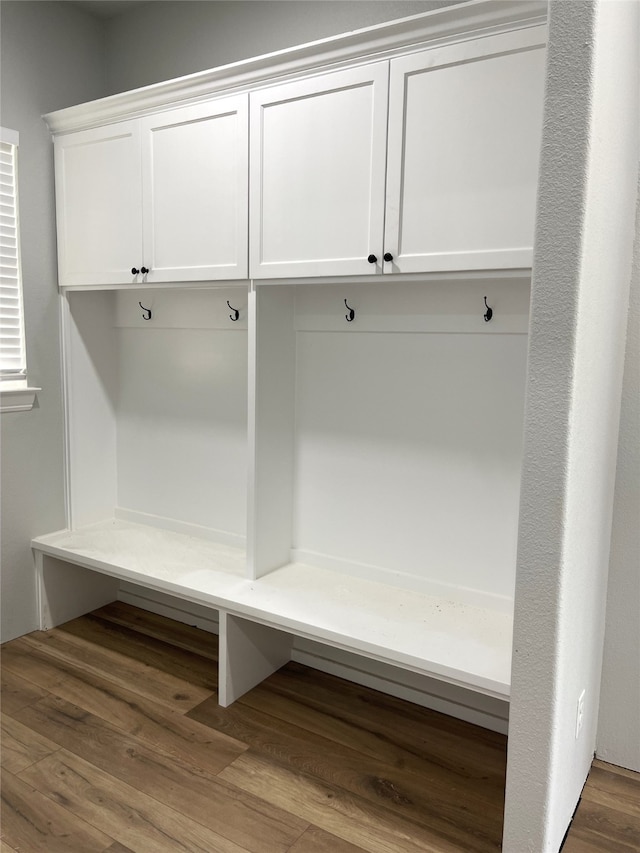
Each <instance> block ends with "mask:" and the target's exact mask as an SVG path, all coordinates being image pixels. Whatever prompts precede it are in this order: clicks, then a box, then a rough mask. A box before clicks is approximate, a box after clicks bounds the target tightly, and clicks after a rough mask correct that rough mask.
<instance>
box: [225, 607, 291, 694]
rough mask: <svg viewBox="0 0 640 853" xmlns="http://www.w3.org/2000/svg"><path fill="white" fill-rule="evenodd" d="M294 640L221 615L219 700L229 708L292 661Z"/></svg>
mask: <svg viewBox="0 0 640 853" xmlns="http://www.w3.org/2000/svg"><path fill="white" fill-rule="evenodd" d="M292 647H293V637H292V636H291V634H285V633H284V632H282V631H278V630H276V629H275V628H269V627H267V626H266V625H260V624H258V623H256V622H249V621H248V620H247V619H240V618H239V617H238V616H232V615H231V614H229V613H225V612H224V611H222V612H221V613H220V672H219V675H218V701H219V703H220V705H221V706H222V707H223V708H227V707H228V706H229V705H231V704H232V702H235V701H236V699H239V698H240V697H241V696H244V694H245V693H247V692H248V691H249V690H251V689H253V688H254V687H255V686H256V685H258V684H260V682H261V681H264V679H265V678H268V677H269V676H270V675H273V673H274V672H277V670H279V669H280V667H281V666H284V665H285V663H288V662H289V661H290V660H291V650H292Z"/></svg>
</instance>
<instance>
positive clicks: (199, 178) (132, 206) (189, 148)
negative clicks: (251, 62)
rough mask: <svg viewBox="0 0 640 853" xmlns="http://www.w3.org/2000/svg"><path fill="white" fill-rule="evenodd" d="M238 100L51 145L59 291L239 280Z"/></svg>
mask: <svg viewBox="0 0 640 853" xmlns="http://www.w3.org/2000/svg"><path fill="white" fill-rule="evenodd" d="M247 101H248V96H247V95H240V96H234V97H230V98H223V99H219V100H215V101H211V102H209V103H206V104H197V105H195V106H189V107H181V108H179V109H174V110H169V111H167V112H162V113H159V114H156V115H154V116H150V117H146V118H142V119H138V120H136V121H130V122H123V123H119V124H115V125H110V126H107V127H104V128H98V129H96V130H88V131H80V132H78V133H73V134H69V135H67V136H61V137H58V138H57V139H56V143H55V145H56V195H57V218H58V254H59V281H60V285H61V286H87V285H115V284H141V283H145V282H148V283H153V284H155V283H160V282H181V281H185V282H189V281H210V280H231V279H246V277H247V239H248V214H247V193H248V105H247Z"/></svg>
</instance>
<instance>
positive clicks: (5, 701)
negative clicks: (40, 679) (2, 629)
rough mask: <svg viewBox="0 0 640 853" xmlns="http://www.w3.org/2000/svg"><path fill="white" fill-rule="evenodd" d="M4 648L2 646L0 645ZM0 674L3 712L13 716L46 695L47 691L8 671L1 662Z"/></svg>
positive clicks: (0, 697)
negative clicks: (0, 669)
mask: <svg viewBox="0 0 640 853" xmlns="http://www.w3.org/2000/svg"><path fill="white" fill-rule="evenodd" d="M2 648H4V646H3V647H2ZM0 666H1V667H2V671H1V674H0V701H1V703H2V710H3V711H4V712H5V714H9V715H10V716H12V717H13V716H15V715H16V713H17V712H18V711H19V710H20V709H21V708H24V707H25V706H26V705H31V704H33V702H37V701H38V700H39V699H43V698H44V697H45V696H46V695H47V691H46V690H43V689H42V688H41V687H38V686H37V685H36V684H32V683H31V682H29V681H26V680H25V679H24V678H21V677H20V676H19V675H15V674H14V673H13V672H9V671H8V670H7V669H6V668H5V667H4V666H2V664H1V663H0Z"/></svg>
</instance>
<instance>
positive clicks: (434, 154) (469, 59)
mask: <svg viewBox="0 0 640 853" xmlns="http://www.w3.org/2000/svg"><path fill="white" fill-rule="evenodd" d="M544 63H545V49H544V30H540V28H533V29H532V30H527V31H525V32H522V33H513V34H508V35H505V36H495V37H491V38H485V39H478V40H475V41H472V42H466V43H461V44H458V45H453V46H449V47H443V48H438V49H433V50H429V51H424V52H423V53H419V54H416V55H412V56H408V57H403V58H400V59H396V60H393V61H392V62H391V82H390V109H389V153H388V157H389V166H388V177H387V212H386V234H385V251H387V252H390V253H391V254H392V255H393V256H394V263H393V264H386V265H385V272H421V271H429V270H433V271H440V270H465V269H499V268H516V267H527V266H530V265H531V262H532V247H533V231H534V219H535V209H536V188H537V178H538V159H539V148H540V136H541V130H542V106H543V86H544Z"/></svg>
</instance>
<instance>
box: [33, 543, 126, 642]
mask: <svg viewBox="0 0 640 853" xmlns="http://www.w3.org/2000/svg"><path fill="white" fill-rule="evenodd" d="M34 557H35V565H36V594H37V602H38V619H39V624H40V630H41V631H48V630H49V628H55V627H56V625H62V624H63V622H68V621H69V620H70V619H76V618H77V617H78V616H83V615H84V614H85V613H90V612H91V611H92V610H96V609H97V608H98V607H103V606H104V605H105V604H110V603H111V602H112V601H116V599H117V598H118V588H119V586H120V581H118V580H117V579H115V578H111V577H109V576H108V575H103V574H100V573H99V572H92V571H90V570H89V569H83V568H81V567H80V566H74V565H73V564H72V563H65V562H63V561H62V560H57V559H56V558H55V557H49V556H47V555H46V554H43V553H42V552H41V551H35V552H34Z"/></svg>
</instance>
